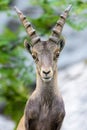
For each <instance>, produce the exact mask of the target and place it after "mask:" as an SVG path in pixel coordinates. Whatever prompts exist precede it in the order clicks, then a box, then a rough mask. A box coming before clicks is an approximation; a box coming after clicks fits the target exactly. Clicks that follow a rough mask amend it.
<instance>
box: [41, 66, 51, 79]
mask: <svg viewBox="0 0 87 130" xmlns="http://www.w3.org/2000/svg"><path fill="white" fill-rule="evenodd" d="M41 73H42V75H43V76H46V77H50V76H52V68H51V67H48V68H45V67H42V70H41Z"/></svg>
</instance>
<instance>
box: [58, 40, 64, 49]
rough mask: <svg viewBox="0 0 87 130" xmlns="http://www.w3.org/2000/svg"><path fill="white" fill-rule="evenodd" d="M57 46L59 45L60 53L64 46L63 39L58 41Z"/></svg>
mask: <svg viewBox="0 0 87 130" xmlns="http://www.w3.org/2000/svg"><path fill="white" fill-rule="evenodd" d="M58 45H59V48H60V51H62V49H63V47H64V45H65V40H64V38H60V40H59V41H58Z"/></svg>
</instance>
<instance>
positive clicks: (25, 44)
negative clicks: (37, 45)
mask: <svg viewBox="0 0 87 130" xmlns="http://www.w3.org/2000/svg"><path fill="white" fill-rule="evenodd" d="M24 46H25V48H26V49H27V50H28V52H30V53H31V48H32V46H31V45H29V43H28V41H27V39H25V40H24Z"/></svg>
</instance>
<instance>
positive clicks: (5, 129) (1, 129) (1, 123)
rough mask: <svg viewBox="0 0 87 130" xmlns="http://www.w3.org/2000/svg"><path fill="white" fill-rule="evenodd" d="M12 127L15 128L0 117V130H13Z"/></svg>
mask: <svg viewBox="0 0 87 130" xmlns="http://www.w3.org/2000/svg"><path fill="white" fill-rule="evenodd" d="M14 127H15V124H14V122H12V121H11V120H9V119H8V118H6V117H4V116H2V115H0V130H13V129H14Z"/></svg>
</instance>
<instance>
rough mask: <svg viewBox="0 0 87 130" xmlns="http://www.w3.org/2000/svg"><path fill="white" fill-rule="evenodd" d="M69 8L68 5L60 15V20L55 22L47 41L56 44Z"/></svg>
mask: <svg viewBox="0 0 87 130" xmlns="http://www.w3.org/2000/svg"><path fill="white" fill-rule="evenodd" d="M71 7H72V6H71V5H69V6H68V8H66V9H65V11H64V13H63V14H61V15H60V19H59V20H58V21H57V23H56V25H55V27H54V28H53V31H52V35H51V36H50V38H49V40H51V41H52V42H55V43H57V42H58V40H59V37H60V35H61V32H62V29H63V26H64V24H65V21H66V18H67V16H68V14H69V11H70V9H71Z"/></svg>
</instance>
